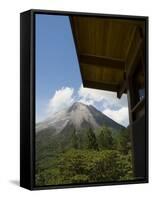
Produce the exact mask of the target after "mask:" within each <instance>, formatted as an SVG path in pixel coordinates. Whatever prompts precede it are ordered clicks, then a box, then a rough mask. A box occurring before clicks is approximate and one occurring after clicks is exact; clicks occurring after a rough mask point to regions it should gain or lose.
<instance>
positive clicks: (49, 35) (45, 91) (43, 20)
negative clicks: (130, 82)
mask: <svg viewBox="0 0 152 200" xmlns="http://www.w3.org/2000/svg"><path fill="white" fill-rule="evenodd" d="M75 101H80V102H83V103H85V104H88V105H90V104H91V105H93V106H95V107H96V108H97V109H98V110H100V111H102V112H103V113H104V114H106V115H107V116H109V117H111V118H112V119H113V120H115V121H117V122H118V123H120V124H122V125H125V126H126V125H127V124H128V106H127V98H126V96H125V95H123V97H122V98H121V99H120V100H119V99H117V98H116V94H115V93H112V92H107V91H102V90H94V89H87V88H83V86H82V81H81V75H80V71H79V64H78V61H77V56H76V51H75V46H74V41H73V36H72V32H71V27H70V22H69V18H68V17H67V16H58V15H44V14H36V122H39V121H41V120H44V119H45V118H46V117H48V116H49V115H53V113H55V112H58V111H60V110H62V109H64V108H66V107H69V106H70V105H72V103H74V102H75Z"/></svg>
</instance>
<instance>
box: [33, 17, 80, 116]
mask: <svg viewBox="0 0 152 200" xmlns="http://www.w3.org/2000/svg"><path fill="white" fill-rule="evenodd" d="M72 37H73V36H72V32H71V27H70V22H69V18H68V17H66V16H57V15H51V16H50V15H41V14H40V15H39V14H37V15H36V111H37V116H38V119H42V118H43V116H44V115H45V106H44V105H46V104H47V101H48V99H49V98H50V97H51V96H53V94H54V92H55V91H56V90H58V89H60V88H62V87H73V88H75V89H78V88H79V86H80V84H81V77H80V72H79V67H78V62H77V57H76V52H75V47H74V42H73V38H72Z"/></svg>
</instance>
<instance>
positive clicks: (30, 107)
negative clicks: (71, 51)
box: [20, 9, 149, 190]
mask: <svg viewBox="0 0 152 200" xmlns="http://www.w3.org/2000/svg"><path fill="white" fill-rule="evenodd" d="M36 14H45V15H46V14H48V15H63V16H69V19H70V17H71V16H72V15H78V16H94V17H100V18H101V17H103V18H113V19H114V18H115V19H134V20H135V19H137V20H144V21H145V34H146V42H145V54H146V56H145V64H146V69H145V97H146V99H145V100H146V101H145V113H146V114H145V117H146V119H145V121H146V127H145V134H146V152H145V154H146V155H145V158H146V163H145V165H146V177H145V178H142V179H138V180H129V181H116V182H114V181H111V182H109V181H108V182H101V183H89V184H88V183H87V184H64V185H63V184H62V185H48V186H36V185H35V70H36V69H35V15H36ZM71 28H72V27H71ZM73 37H74V36H73ZM148 41H149V39H148V16H134V15H116V14H100V13H84V12H73V11H53V10H38V9H32V10H28V11H25V12H23V13H21V14H20V186H21V187H24V188H27V189H29V190H42V189H59V188H77V187H92V186H107V185H124V184H138V183H148V181H149V180H148V171H149V169H148V151H149V147H148V146H149V144H148V142H149V141H148V132H149V131H148V103H149V102H148ZM76 51H77V48H76ZM25 105H26V106H25Z"/></svg>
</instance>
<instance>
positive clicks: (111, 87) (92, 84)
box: [84, 80, 118, 92]
mask: <svg viewBox="0 0 152 200" xmlns="http://www.w3.org/2000/svg"><path fill="white" fill-rule="evenodd" d="M84 87H87V88H94V89H100V90H108V91H112V92H116V91H117V90H118V84H111V83H105V82H96V81H90V80H84Z"/></svg>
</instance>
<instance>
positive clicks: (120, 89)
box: [117, 80, 128, 99]
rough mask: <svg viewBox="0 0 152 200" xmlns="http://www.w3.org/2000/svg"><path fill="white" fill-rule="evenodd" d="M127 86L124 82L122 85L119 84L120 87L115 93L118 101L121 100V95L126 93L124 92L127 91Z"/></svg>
mask: <svg viewBox="0 0 152 200" xmlns="http://www.w3.org/2000/svg"><path fill="white" fill-rule="evenodd" d="M127 85H128V84H127V81H126V80H125V81H123V83H122V84H121V87H120V88H119V90H118V91H117V97H118V98H119V99H120V98H121V96H122V95H123V93H125V92H126V90H127V87H128V86H127Z"/></svg>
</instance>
